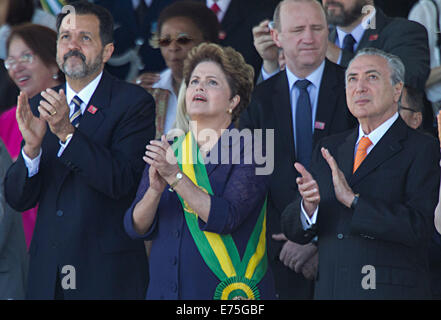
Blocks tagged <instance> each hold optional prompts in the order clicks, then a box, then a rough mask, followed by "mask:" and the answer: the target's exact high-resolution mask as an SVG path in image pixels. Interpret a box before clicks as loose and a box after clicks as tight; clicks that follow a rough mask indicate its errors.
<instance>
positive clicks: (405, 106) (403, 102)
mask: <svg viewBox="0 0 441 320" xmlns="http://www.w3.org/2000/svg"><path fill="white" fill-rule="evenodd" d="M423 99H424V93H423V92H422V91H421V90H419V89H415V88H412V87H407V88H406V90H403V93H402V94H401V99H400V102H399V103H398V112H399V114H400V116H401V118H402V119H403V120H404V122H406V124H407V125H408V126H409V127H411V128H413V129H419V128H421V124H422V123H423V118H424V117H423V112H424V100H423Z"/></svg>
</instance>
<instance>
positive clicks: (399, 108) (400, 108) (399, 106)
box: [398, 104, 418, 113]
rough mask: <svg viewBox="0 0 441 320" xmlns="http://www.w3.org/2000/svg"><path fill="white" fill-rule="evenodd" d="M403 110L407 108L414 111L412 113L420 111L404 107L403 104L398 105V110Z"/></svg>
mask: <svg viewBox="0 0 441 320" xmlns="http://www.w3.org/2000/svg"><path fill="white" fill-rule="evenodd" d="M401 110H407V111H410V112H412V113H415V112H418V111H416V110H413V109H411V108H408V107H403V106H402V105H401V104H399V105H398V112H400V111H401Z"/></svg>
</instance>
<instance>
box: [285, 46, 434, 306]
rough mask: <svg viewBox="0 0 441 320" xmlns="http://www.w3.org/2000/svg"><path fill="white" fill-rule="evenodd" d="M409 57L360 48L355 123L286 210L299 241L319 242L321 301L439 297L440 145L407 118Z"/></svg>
mask: <svg viewBox="0 0 441 320" xmlns="http://www.w3.org/2000/svg"><path fill="white" fill-rule="evenodd" d="M403 79H404V66H403V63H402V62H401V60H400V59H399V58H398V57H396V56H394V55H391V54H387V53H385V52H383V51H380V50H378V49H372V48H367V49H363V50H360V51H359V52H358V53H357V55H356V56H355V57H354V59H353V60H352V61H351V62H350V64H349V66H348V69H347V71H346V78H345V81H346V99H347V104H348V108H349V110H350V112H351V113H352V114H353V115H354V116H355V117H356V118H357V119H358V122H359V127H358V128H357V129H355V130H351V131H347V132H344V133H342V134H338V135H334V136H330V137H328V138H325V139H323V140H322V141H321V142H320V143H319V144H318V145H317V147H316V149H315V151H314V153H313V157H312V162H311V170H310V172H308V171H307V170H306V169H305V168H304V167H303V166H302V165H301V164H299V163H296V164H295V168H296V169H297V170H298V171H299V173H300V174H301V177H299V178H297V184H298V188H299V192H300V196H299V197H298V198H297V199H295V200H294V201H293V202H292V203H291V204H290V205H289V206H288V207H287V208H286V210H285V211H284V212H283V214H282V229H283V232H284V233H285V235H286V236H287V237H288V238H289V239H290V240H292V241H295V242H300V243H306V242H308V241H310V240H311V239H313V238H316V239H317V241H318V248H319V266H318V276H317V277H318V278H317V280H316V285H315V298H316V299H427V298H430V297H431V296H430V283H429V270H428V260H427V259H428V254H427V250H428V245H429V240H430V237H431V235H432V233H433V228H434V224H433V212H434V209H435V206H436V203H437V200H438V191H439V178H440V174H439V165H438V162H439V145H438V144H437V142H436V140H434V139H433V138H431V137H429V136H427V135H424V134H421V133H420V132H418V131H416V130H413V129H411V128H409V127H408V126H407V125H406V124H405V122H404V121H403V120H402V119H401V118H400V117H399V116H398V112H397V111H398V101H399V99H400V96H401V91H402V88H403Z"/></svg>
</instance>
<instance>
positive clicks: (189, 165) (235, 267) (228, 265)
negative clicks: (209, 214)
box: [173, 132, 268, 300]
mask: <svg viewBox="0 0 441 320" xmlns="http://www.w3.org/2000/svg"><path fill="white" fill-rule="evenodd" d="M173 149H174V150H175V155H176V158H177V160H178V165H179V167H180V168H181V170H182V172H183V173H184V174H185V175H186V176H187V177H188V178H189V179H190V180H191V181H193V183H194V184H195V185H197V186H198V187H199V188H200V189H201V190H203V191H204V192H206V193H208V194H210V195H212V194H213V191H212V189H211V185H210V181H209V180H208V174H207V170H206V168H205V164H204V161H203V159H202V155H201V153H200V152H199V148H198V145H197V143H196V141H195V139H194V137H193V134H192V133H191V132H188V133H187V135H185V136H181V137H179V138H178V139H176V141H175V142H174V144H173ZM178 197H179V200H180V201H181V204H182V207H183V209H184V215H185V220H186V222H187V226H188V228H189V230H190V233H191V235H192V237H193V240H194V242H195V243H196V246H197V248H198V250H199V252H200V254H201V256H202V258H203V259H204V261H205V263H206V264H207V266H208V267H209V268H210V270H211V271H212V272H213V273H214V274H215V275H216V277H217V278H218V279H219V281H220V283H219V284H218V286H217V287H216V290H215V292H214V297H213V299H215V300H233V299H253V300H258V299H260V292H259V289H258V284H259V282H260V281H261V280H262V278H263V276H264V275H265V273H266V271H267V268H268V261H267V252H266V235H265V233H266V200H265V203H264V205H263V207H262V209H261V211H260V214H259V218H258V219H257V222H256V225H255V227H254V229H253V231H252V233H251V236H250V239H249V240H248V243H247V246H246V249H245V254H244V256H243V258H242V260H241V259H240V256H239V252H238V250H237V247H236V244H235V243H234V240H233V237H232V236H231V235H220V234H217V233H212V232H206V231H201V230H200V228H199V223H198V216H197V214H196V212H194V211H193V210H192V209H191V208H190V207H189V206H188V204H187V202H186V201H185V200H184V199H182V198H181V196H179V194H178Z"/></svg>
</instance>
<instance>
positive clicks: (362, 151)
mask: <svg viewBox="0 0 441 320" xmlns="http://www.w3.org/2000/svg"><path fill="white" fill-rule="evenodd" d="M371 144H372V141H371V140H369V138H368V137H363V138H361V139H360V142H359V143H358V148H357V152H356V153H355V159H354V169H353V170H352V173H354V172H355V171H357V169H358V167H359V166H360V164H361V163H362V162H363V160H364V158H366V156H367V149H368V148H369V146H370V145H371Z"/></svg>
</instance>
